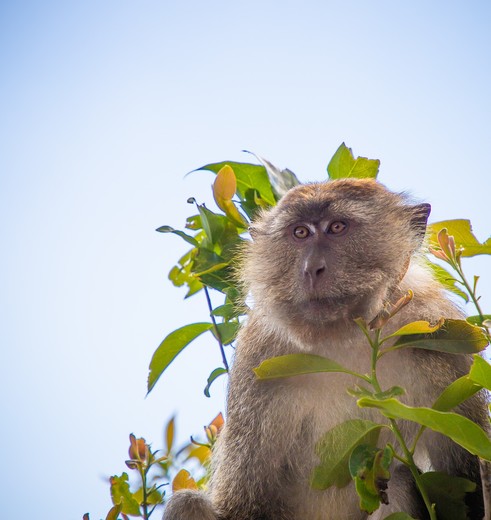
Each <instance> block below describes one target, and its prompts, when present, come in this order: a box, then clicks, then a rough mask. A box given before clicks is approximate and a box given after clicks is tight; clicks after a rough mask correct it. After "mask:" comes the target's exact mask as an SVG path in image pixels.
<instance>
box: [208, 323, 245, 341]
mask: <svg viewBox="0 0 491 520" xmlns="http://www.w3.org/2000/svg"><path fill="white" fill-rule="evenodd" d="M239 327H240V324H239V322H238V321H228V322H226V323H219V324H218V325H217V329H218V333H219V334H220V341H221V342H222V344H223V345H230V343H232V341H234V340H235V338H236V336H237V332H238V330H239ZM212 332H213V335H215V331H214V330H213V329H212Z"/></svg>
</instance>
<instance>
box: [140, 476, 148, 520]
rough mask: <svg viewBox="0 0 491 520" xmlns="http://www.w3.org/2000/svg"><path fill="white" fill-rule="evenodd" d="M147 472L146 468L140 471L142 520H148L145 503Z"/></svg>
mask: <svg viewBox="0 0 491 520" xmlns="http://www.w3.org/2000/svg"><path fill="white" fill-rule="evenodd" d="M147 471H148V468H145V469H143V468H142V470H141V478H142V490H143V503H142V506H143V518H144V519H145V520H148V518H149V514H148V503H147V499H148V496H147Z"/></svg>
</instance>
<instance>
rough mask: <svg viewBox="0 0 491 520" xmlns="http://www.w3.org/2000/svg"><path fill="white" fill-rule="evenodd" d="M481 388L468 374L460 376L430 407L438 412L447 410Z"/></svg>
mask: <svg viewBox="0 0 491 520" xmlns="http://www.w3.org/2000/svg"><path fill="white" fill-rule="evenodd" d="M481 389H482V386H481V385H478V384H477V383H475V382H474V381H471V380H470V379H469V377H468V376H462V377H460V378H459V379H457V380H455V381H454V382H453V383H452V384H451V385H449V386H447V388H445V390H444V391H443V392H442V393H441V394H440V396H439V397H438V399H437V400H436V401H435V403H434V404H433V406H432V408H433V409H434V410H438V411H440V412H449V411H450V410H452V409H453V408H455V407H456V406H458V405H459V404H460V403H463V402H464V401H465V400H466V399H469V397H472V396H473V395H474V394H475V393H476V392H479V390H481Z"/></svg>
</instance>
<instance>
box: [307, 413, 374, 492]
mask: <svg viewBox="0 0 491 520" xmlns="http://www.w3.org/2000/svg"><path fill="white" fill-rule="evenodd" d="M380 428H382V425H381V424H376V423H374V422H372V421H365V420H362V419H353V420H350V421H346V422H344V423H342V424H338V425H337V426H335V427H334V428H332V429H331V430H329V431H328V432H327V433H326V434H324V435H323V437H322V438H321V440H320V441H319V442H318V443H317V446H316V453H317V455H318V456H319V457H320V459H321V460H320V464H319V465H318V466H317V467H316V468H315V469H314V471H313V473H312V477H311V483H312V487H313V488H314V489H327V488H328V487H330V486H333V485H335V486H337V487H339V488H341V487H344V486H346V485H347V484H348V483H349V482H350V480H351V476H350V472H349V467H348V461H349V458H350V455H351V453H352V452H353V450H354V449H355V448H356V447H357V446H358V445H359V444H371V445H375V444H376V442H377V439H378V434H379V431H380Z"/></svg>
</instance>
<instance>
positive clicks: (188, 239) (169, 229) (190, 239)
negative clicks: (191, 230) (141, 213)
mask: <svg viewBox="0 0 491 520" xmlns="http://www.w3.org/2000/svg"><path fill="white" fill-rule="evenodd" d="M156 231H158V232H159V233H174V235H177V236H180V237H181V238H182V239H184V240H185V241H186V242H188V243H189V244H191V245H193V246H195V247H197V246H198V245H199V244H198V242H197V241H196V239H195V238H194V237H192V236H190V235H187V234H186V233H184V231H179V230H178V229H174V228H173V227H170V226H160V227H159V228H157V229H156Z"/></svg>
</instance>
